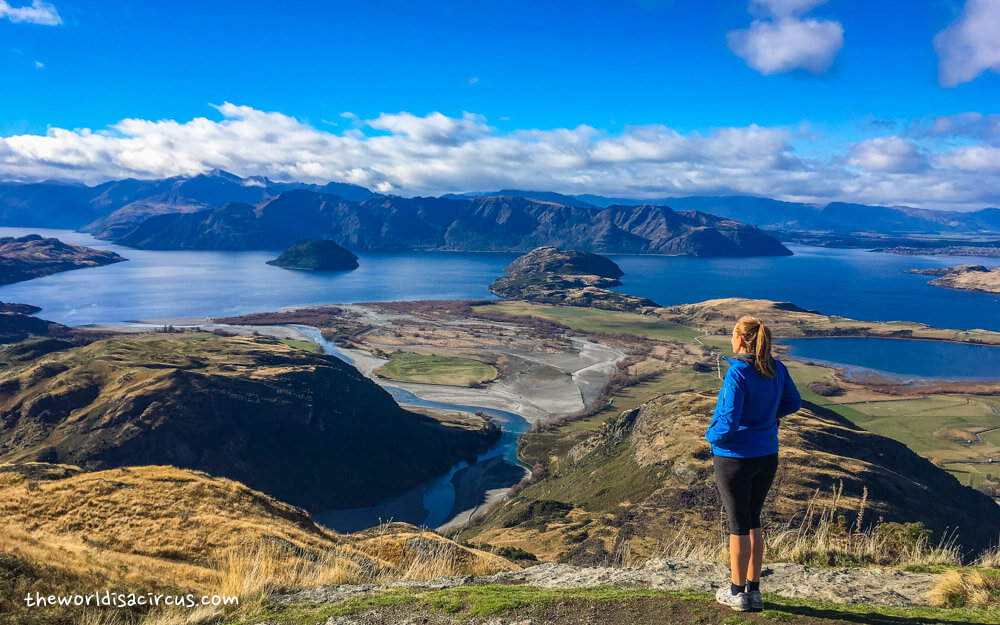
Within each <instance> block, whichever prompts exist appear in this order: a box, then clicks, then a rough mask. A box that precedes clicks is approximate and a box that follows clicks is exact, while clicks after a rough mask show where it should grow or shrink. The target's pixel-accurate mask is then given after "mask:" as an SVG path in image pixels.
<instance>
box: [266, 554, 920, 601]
mask: <svg viewBox="0 0 1000 625" xmlns="http://www.w3.org/2000/svg"><path fill="white" fill-rule="evenodd" d="M728 577H729V567H728V566H726V565H725V564H722V563H720V562H705V561H701V560H664V559H658V558H654V559H652V560H650V561H649V563H648V564H647V565H646V566H644V567H641V568H611V567H580V566H573V565H571V564H556V563H547V564H539V565H536V566H532V567H528V568H526V569H524V570H521V571H507V572H503V573H495V574H493V575H481V576H451V577H439V578H437V579H435V580H433V581H430V582H400V583H397V584H391V585H388V586H376V585H371V584H362V585H339V586H321V587H319V588H312V589H309V590H300V591H297V592H294V593H291V594H287V595H283V596H281V597H280V598H279V600H280V601H287V602H290V603H333V602H337V601H342V600H344V599H348V598H350V597H354V596H357V595H361V594H365V593H370V592H373V591H377V590H380V589H385V588H391V587H400V586H404V587H408V588H427V589H443V588H456V587H459V586H482V585H486V584H526V585H530V586H537V587H540V588H586V587H592V586H605V585H611V586H617V587H621V588H646V589H661V590H696V591H701V592H713V593H714V592H715V589H716V588H719V587H720V586H721V585H722V584H725V583H727V581H728ZM935 579H936V575H933V574H929V573H906V572H903V571H897V570H893V569H881V568H854V569H850V568H848V569H817V568H810V567H808V566H803V565H801V564H785V563H778V564H769V565H767V566H766V567H765V568H764V571H763V572H762V574H761V588H762V590H763V591H764V592H773V593H776V594H779V595H782V596H785V597H797V598H806V599H818V600H821V601H830V602H833V603H869V604H876V605H886V606H897V607H905V606H918V605H928V599H927V596H926V595H927V593H928V592H929V591H930V589H931V588H932V587H933V586H934V583H935Z"/></svg>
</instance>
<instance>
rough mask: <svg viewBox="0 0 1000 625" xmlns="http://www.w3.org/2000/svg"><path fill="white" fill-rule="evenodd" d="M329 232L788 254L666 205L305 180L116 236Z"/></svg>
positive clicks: (448, 246) (421, 245) (465, 245)
mask: <svg viewBox="0 0 1000 625" xmlns="http://www.w3.org/2000/svg"><path fill="white" fill-rule="evenodd" d="M302 238H313V239H329V240H333V241H336V242H337V244H339V245H342V246H343V247H346V248H347V249H350V250H354V251H356V252H361V251H397V250H448V251H518V252H520V251H527V250H531V249H534V248H536V247H539V246H555V247H560V248H564V249H565V248H568V249H576V250H581V251H590V252H603V253H618V254H664V255H683V256H730V257H739V256H786V255H789V254H791V252H790V251H789V250H788V249H787V248H786V247H785V246H783V245H782V244H781V243H779V242H778V240H777V239H775V238H774V237H772V236H769V235H767V234H765V233H763V232H761V231H760V230H759V229H758V228H756V227H755V226H750V225H747V224H743V223H740V222H737V221H734V220H731V219H723V218H720V217H716V216H714V215H708V214H705V213H700V212H696V211H684V212H677V211H674V210H671V209H670V208H668V207H666V206H653V205H642V206H609V207H607V208H603V209H592V208H579V207H573V206H564V205H561V204H556V203H552V202H548V201H540V200H533V199H530V198H522V197H509V196H485V197H480V198H472V199H466V200H456V199H447V198H403V197H374V198H370V199H368V200H363V201H361V202H352V201H350V200H347V199H345V198H343V197H339V196H336V195H326V194H322V193H317V192H315V191H307V190H303V189H298V190H293V191H287V192H285V193H282V194H281V195H279V196H277V197H275V198H273V199H270V200H266V201H264V202H261V203H258V204H256V205H251V204H247V203H239V202H230V203H228V204H225V205H224V206H221V207H219V208H215V209H210V210H202V211H196V212H186V213H167V214H161V215H154V216H152V217H149V218H147V219H144V220H141V221H139V222H138V223H137V224H136V225H134V226H133V228H132V229H131V230H127V231H125V230H122V231H118V232H116V233H113V240H115V241H116V242H118V243H120V244H122V245H127V246H130V247H137V248H143V249H167V250H169V249H219V250H249V249H283V248H285V247H288V246H289V245H291V244H292V243H295V242H296V241H298V240H299V239H302Z"/></svg>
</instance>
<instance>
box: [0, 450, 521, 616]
mask: <svg viewBox="0 0 1000 625" xmlns="http://www.w3.org/2000/svg"><path fill="white" fill-rule="evenodd" d="M0 514H2V516H3V519H4V531H3V532H2V533H0V613H5V614H6V616H5V618H7V617H10V618H13V619H14V620H13V621H7V620H5V621H4V622H19V623H20V622H23V623H29V622H30V623H56V622H73V623H76V622H80V621H79V620H78V617H79V616H80V611H79V610H75V611H74V610H72V609H63V608H48V609H44V610H43V609H38V610H34V611H31V610H27V609H26V608H25V606H24V603H23V600H22V597H23V596H24V595H25V594H26V593H27V592H28V591H29V590H30V591H32V592H34V591H38V592H41V593H42V594H43V595H44V594H47V593H60V592H63V593H65V592H71V593H86V592H90V591H94V590H101V591H103V590H108V589H123V590H125V591H129V592H137V591H142V592H145V591H154V592H196V593H215V592H219V593H227V594H236V595H238V596H240V599H241V601H242V602H243V603H244V604H246V603H248V602H250V603H252V601H253V600H254V598H255V597H258V596H259V595H260V594H261V593H263V592H265V591H273V590H274V589H276V588H281V587H294V586H297V585H302V586H309V585H315V584H322V583H362V582H366V583H369V582H378V581H384V580H387V579H430V578H432V577H435V576H437V575H441V574H462V575H468V574H484V573H490V572H495V571H504V570H512V569H514V568H516V567H514V566H513V565H512V564H510V563H509V562H508V561H507V560H504V559H503V558H499V557H497V556H494V555H492V554H488V553H482V552H479V551H475V550H471V549H468V548H465V547H461V546H459V545H456V544H455V543H452V542H451V541H448V540H446V539H443V538H441V537H440V536H438V535H436V534H434V533H433V532H427V531H423V530H420V529H418V528H416V527H413V526H409V525H405V524H401V523H396V524H391V525H384V526H381V527H378V528H372V529H370V530H367V531H365V532H360V533H357V534H344V535H341V534H337V533H335V532H333V531H331V530H328V529H326V528H324V527H321V526H318V525H316V524H315V523H314V522H313V521H312V519H311V518H310V517H309V515H308V514H307V513H306V512H305V511H304V510H301V509H299V508H296V507H294V506H290V505H288V504H285V503H282V502H280V501H278V500H276V499H274V498H272V497H269V496H268V495H265V494H264V493H261V492H259V491H255V490H252V489H250V488H247V487H246V486H244V485H243V484H240V483H239V482H234V481H232V480H228V479H224V478H216V477H211V476H209V475H207V474H205V473H202V472H199V471H187V470H182V469H177V468H174V467H167V466H139V467H128V468H122V469H114V470H108V471H98V472H92V473H87V472H81V471H80V470H79V469H78V468H76V467H71V466H68V465H51V464H37V463H35V464H21V465H0ZM74 615H75V616H74Z"/></svg>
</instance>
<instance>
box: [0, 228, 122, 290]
mask: <svg viewBox="0 0 1000 625" xmlns="http://www.w3.org/2000/svg"><path fill="white" fill-rule="evenodd" d="M123 260H127V259H125V258H122V257H121V256H119V255H118V254H115V253H114V252H110V251H108V250H97V249H94V248H92V247H84V246H83V245H73V244H71V243H63V242H62V241H60V240H59V239H51V238H49V239H46V238H43V237H41V236H40V235H37V234H29V235H27V236H23V237H20V238H14V237H2V238H0V284H11V283H12V282H22V281H24V280H31V279H32V278H40V277H42V276H48V275H51V274H54V273H59V272H60V271H69V270H71V269H82V268H84V267H100V266H101V265H110V264H113V263H120V262H122V261H123Z"/></svg>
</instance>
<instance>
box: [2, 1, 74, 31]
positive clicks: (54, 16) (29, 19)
mask: <svg viewBox="0 0 1000 625" xmlns="http://www.w3.org/2000/svg"><path fill="white" fill-rule="evenodd" d="M0 18H7V19H9V20H10V21H12V22H25V23H28V24H43V25H45V26H58V25H59V24H62V18H61V17H59V11H56V8H55V7H54V6H52V5H51V4H49V3H48V2H43V1H42V0H32V2H31V4H30V5H28V6H19V7H12V6H10V4H8V3H7V2H6V0H0Z"/></svg>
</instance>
